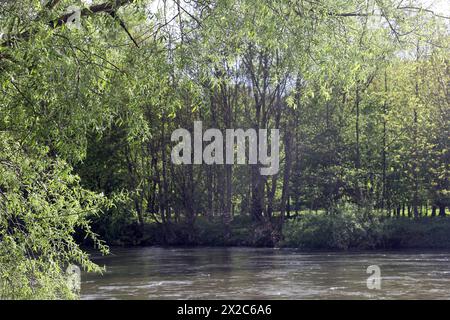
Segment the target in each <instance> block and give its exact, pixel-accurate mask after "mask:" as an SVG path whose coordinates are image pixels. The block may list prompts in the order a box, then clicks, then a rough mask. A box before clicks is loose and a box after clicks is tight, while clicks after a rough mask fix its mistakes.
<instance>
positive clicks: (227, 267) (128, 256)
mask: <svg viewBox="0 0 450 320" xmlns="http://www.w3.org/2000/svg"><path fill="white" fill-rule="evenodd" d="M94 261H95V262H97V263H98V264H100V265H104V266H106V272H104V273H103V275H97V274H83V275H82V287H81V294H82V299H450V251H447V252H438V251H414V252H412V251H409V252H378V251H377V252H357V253H342V252H333V253H330V252H315V253H308V252H302V251H299V250H290V249H255V248H155V247H150V248H132V249H122V248H120V249H119V248H113V249H112V254H111V255H109V256H105V257H96V258H94ZM369 266H378V267H379V268H380V269H379V270H380V272H381V278H380V282H377V278H376V274H371V273H367V268H368V267H369ZM371 276H372V278H371V280H370V281H369V284H371V286H375V287H376V286H377V284H380V286H381V288H380V289H369V288H368V287H367V280H368V278H369V277H371Z"/></svg>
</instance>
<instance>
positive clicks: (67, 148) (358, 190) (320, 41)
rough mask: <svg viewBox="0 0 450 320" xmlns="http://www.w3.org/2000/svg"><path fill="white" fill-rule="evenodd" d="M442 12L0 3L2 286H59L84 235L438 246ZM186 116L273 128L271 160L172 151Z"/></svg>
mask: <svg viewBox="0 0 450 320" xmlns="http://www.w3.org/2000/svg"><path fill="white" fill-rule="evenodd" d="M74 6H78V7H79V8H81V11H79V12H80V14H79V18H76V19H75V20H74V12H76V10H77V9H76V8H74ZM422 8H423V9H422ZM447 13H448V12H447ZM75 17H76V15H75ZM73 20H74V21H73ZM77 22H79V25H77ZM449 23H450V18H449V17H447V16H446V15H445V13H442V12H437V11H433V10H432V9H429V8H428V7H427V6H424V4H423V3H419V2H417V1H410V0H407V1H406V0H403V1H402V0H351V1H348V0H345V1H344V0H317V1H316V0H311V1H309V0H277V1H270V0H262V1H251V0H191V1H187V0H167V1H163V0H153V1H152V0H136V1H132V0H117V1H108V0H100V1H76V0H61V1H59V0H46V1H31V0H28V1H27V0H19V1H2V2H0V35H1V41H0V83H1V91H2V94H1V97H0V138H1V139H0V267H1V268H0V298H30V297H45V298H58V297H75V296H76V295H74V294H73V293H72V292H70V290H69V289H68V287H67V285H66V282H65V281H64V277H65V274H64V270H65V268H66V266H67V264H68V263H76V264H78V265H80V266H82V267H83V268H84V269H86V270H89V271H98V270H99V268H98V267H97V266H96V265H95V264H93V263H92V262H90V261H89V256H88V254H87V253H86V252H85V251H84V250H82V249H81V247H80V245H81V244H84V245H87V244H88V245H94V246H95V247H96V248H99V249H100V250H101V251H102V252H104V253H107V251H108V248H107V245H111V244H204V245H269V246H277V245H290V246H300V247H315V245H314V243H317V242H319V245H317V246H318V247H323V248H348V247H353V246H356V247H358V245H360V244H362V243H364V244H367V246H368V247H377V246H378V245H379V242H376V241H374V242H373V243H372V240H370V239H372V238H373V237H380V234H381V235H382V234H383V232H388V231H389V232H390V233H391V235H392V237H393V238H395V237H401V236H403V235H405V234H408V235H410V236H411V237H412V238H414V237H416V236H417V234H420V237H419V240H417V241H419V242H421V243H422V244H428V245H430V244H431V246H434V245H435V244H436V242H433V241H431V242H426V241H428V240H427V239H426V236H427V235H428V234H434V235H436V234H439V235H440V236H441V238H439V239H438V240H437V243H438V244H439V242H441V244H443V243H444V242H445V241H446V242H445V243H446V245H449V246H450V222H448V221H447V219H448V218H446V217H445V216H446V214H448V213H449V212H448V210H449V205H450V197H449V192H450V187H449V181H448V178H449V175H448V172H449V166H450V161H449V160H450V146H449V136H450V122H449V119H450V118H449V117H450V108H449V103H450V101H449V99H450V94H449V89H450V72H449V71H450V65H449V39H450V37H449V26H450V24H449ZM196 120H201V121H203V125H204V127H207V128H218V129H220V130H225V129H227V128H243V129H247V128H254V129H261V128H267V129H276V128H278V129H280V139H281V147H280V170H279V172H278V174H276V175H273V176H263V175H260V174H259V168H260V165H226V164H225V165H205V164H204V165H175V164H173V163H172V161H171V151H172V148H173V146H174V142H172V141H171V134H172V132H173V131H174V130H175V129H178V128H187V129H192V128H193V124H194V121H196ZM395 224H397V225H395ZM386 225H387V227H386ZM422 226H425V227H424V228H428V229H423V228H422ZM386 228H387V229H388V231H386ZM424 230H425V231H424ZM355 234H357V236H356V238H355ZM305 235H309V236H311V237H312V238H308V239H306V240H305V238H304V237H305ZM302 237H303V238H302ZM330 237H331V238H330ZM344 238H345V239H344ZM350 238H351V240H349V239H350ZM369 238H370V239H369ZM302 239H303V240H302ZM330 239H331V240H330ZM343 239H344V240H343ZM368 239H369V240H368ZM377 239H378V238H377ZM383 239H384V238H383ZM390 239H391V238H390ZM395 239H397V238H395ZM395 239H394V240H395ZM424 239H425V240H424ZM378 240H379V239H378ZM378 240H377V241H378ZM391 240H392V239H391ZM394 240H392V241H394ZM105 241H106V242H105ZM380 241H381V240H380ZM383 241H384V242H383ZM383 241H382V243H386V239H385V240H383ZM399 241H400V240H398V241H397V242H395V241H394V242H395V243H397V244H400V245H401V244H402V243H400V242H401V241H400V242H399ZM402 241H403V240H402ZM424 241H425V242H426V243H424ZM341 243H342V245H340V244H341ZM391 244H392V243H391Z"/></svg>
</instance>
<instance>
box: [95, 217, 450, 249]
mask: <svg viewBox="0 0 450 320" xmlns="http://www.w3.org/2000/svg"><path fill="white" fill-rule="evenodd" d="M278 222H279V217H278V219H277V217H275V219H273V220H272V221H266V222H265V223H255V222H252V221H251V219H250V217H248V216H237V217H236V218H235V219H233V220H232V222H231V223H230V230H229V233H228V234H226V233H225V231H224V229H223V219H222V217H210V218H205V217H198V218H197V219H196V220H195V222H194V223H193V224H189V223H187V222H183V221H180V222H172V223H170V224H162V223H157V222H153V223H146V224H144V225H143V226H140V225H139V224H137V223H131V224H125V225H120V226H118V227H119V229H116V230H114V231H113V232H111V230H106V229H105V228H99V230H98V231H99V232H100V235H101V238H103V239H106V240H107V242H108V244H109V245H111V246H124V247H138V246H187V247H197V246H200V247H203V246H206V247H268V248H298V249H304V250H331V251H348V250H398V249H450V218H449V217H448V216H435V217H433V216H424V217H420V218H412V217H408V216H393V217H387V216H379V215H377V216H364V217H361V216H358V215H356V214H354V213H352V212H351V211H350V212H347V213H334V214H326V213H324V212H318V213H313V212H306V213H301V214H298V213H297V215H293V216H291V217H290V218H288V219H287V220H286V221H285V222H284V226H283V228H282V231H281V236H280V233H279V232H280V230H279V226H277V223H278ZM97 226H100V224H98V223H94V228H95V227H97ZM103 226H105V224H103Z"/></svg>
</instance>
